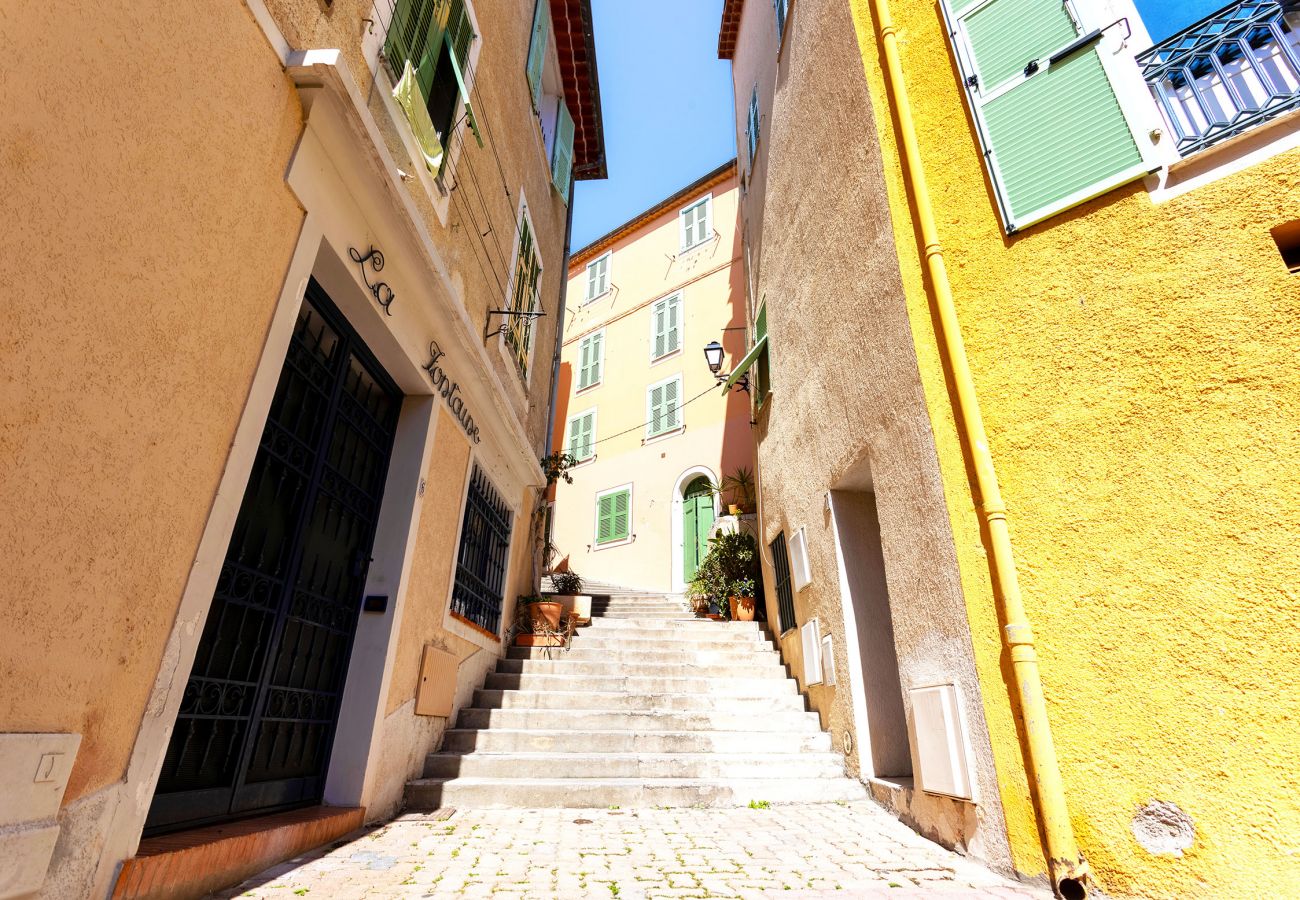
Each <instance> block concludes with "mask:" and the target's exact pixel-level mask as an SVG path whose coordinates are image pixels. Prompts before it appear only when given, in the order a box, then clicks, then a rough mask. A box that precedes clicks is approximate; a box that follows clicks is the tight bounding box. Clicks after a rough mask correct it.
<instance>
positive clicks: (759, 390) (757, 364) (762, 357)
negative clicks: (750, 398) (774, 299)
mask: <svg viewBox="0 0 1300 900" xmlns="http://www.w3.org/2000/svg"><path fill="white" fill-rule="evenodd" d="M754 344H755V346H758V345H761V346H762V349H761V350H759V351H758V359H756V360H754V375H753V382H754V385H753V393H754V402H755V403H756V404H757V405H759V406H762V405H763V401H764V400H766V399H767V394H768V392H769V391H770V390H771V389H772V376H771V374H770V370H771V361H770V360H769V358H768V353H769V351H768V343H767V304H766V303H764V304H763V305H762V306H760V307H759V308H758V315H757V316H756V317H755V319H754Z"/></svg>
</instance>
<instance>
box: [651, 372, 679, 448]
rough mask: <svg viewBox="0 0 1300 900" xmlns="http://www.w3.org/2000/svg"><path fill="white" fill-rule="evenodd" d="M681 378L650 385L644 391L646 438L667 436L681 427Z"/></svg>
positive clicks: (675, 377) (676, 376) (674, 377)
mask: <svg viewBox="0 0 1300 900" xmlns="http://www.w3.org/2000/svg"><path fill="white" fill-rule="evenodd" d="M681 396H682V376H680V375H674V376H673V377H672V378H669V379H668V380H667V381H661V382H660V383H659V384H656V385H651V386H650V388H649V389H648V390H647V391H646V427H645V436H646V438H647V439H648V438H653V437H658V436H659V435H661V434H668V433H669V432H673V431H676V430H678V429H679V428H681V427H682V408H681Z"/></svg>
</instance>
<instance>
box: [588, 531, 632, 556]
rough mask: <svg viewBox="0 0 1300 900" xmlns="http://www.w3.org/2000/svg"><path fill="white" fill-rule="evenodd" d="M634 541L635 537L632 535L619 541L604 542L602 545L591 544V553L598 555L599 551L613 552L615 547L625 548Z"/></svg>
mask: <svg viewBox="0 0 1300 900" xmlns="http://www.w3.org/2000/svg"><path fill="white" fill-rule="evenodd" d="M635 541H636V535H635V534H634V535H631V536H630V537H626V538H624V539H623V540H621V541H606V542H605V543H603V544H592V545H591V551H592V552H593V553H599V552H600V551H601V550H613V549H614V548H615V547H626V546H627V545H628V544H631V543H634V542H635Z"/></svg>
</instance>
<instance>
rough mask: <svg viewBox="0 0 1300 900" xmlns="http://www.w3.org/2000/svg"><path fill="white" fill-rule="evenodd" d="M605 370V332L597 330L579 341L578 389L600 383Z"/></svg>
mask: <svg viewBox="0 0 1300 900" xmlns="http://www.w3.org/2000/svg"><path fill="white" fill-rule="evenodd" d="M604 372H605V332H604V331H603V330H602V331H597V332H596V333H595V334H589V335H587V336H586V337H585V338H583V339H582V340H581V341H579V342H578V390H580V391H581V390H585V389H586V388H589V387H591V386H592V385H596V384H600V381H601V378H602V377H603V376H604Z"/></svg>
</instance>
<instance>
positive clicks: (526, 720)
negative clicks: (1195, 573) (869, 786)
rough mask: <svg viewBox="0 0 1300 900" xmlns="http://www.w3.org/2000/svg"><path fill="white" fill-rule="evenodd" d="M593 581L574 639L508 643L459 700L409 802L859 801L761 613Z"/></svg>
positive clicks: (416, 805) (858, 788)
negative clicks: (588, 618)
mask: <svg viewBox="0 0 1300 900" xmlns="http://www.w3.org/2000/svg"><path fill="white" fill-rule="evenodd" d="M601 587H604V586H597V585H589V586H588V590H591V591H592V592H593V598H594V599H593V604H592V622H591V625H589V626H587V627H585V628H583V629H581V630H580V631H579V633H578V635H577V636H576V637H574V639H573V646H572V647H571V648H570V649H568V650H564V649H559V648H554V649H549V648H535V647H527V648H524V647H511V648H510V649H509V650H508V652H507V656H506V658H505V659H503V660H501V661H500V662H499V663H498V665H497V670H496V672H495V673H493V674H491V675H489V676H488V678H487V683H486V684H485V686H484V687H483V689H482V690H479V691H476V692H475V694H474V702H473V706H471V707H467V708H465V709H462V710H461V711H460V714H459V716H458V718H457V721H456V727H455V728H452V729H450V730H448V731H447V733H446V736H445V739H444V747H443V750H442V751H441V752H438V753H432V754H430V755H429V757H428V759H427V760H426V762H425V769H424V776H425V777H424V778H421V779H418V780H416V781H412V782H410V783H409V784H408V785H407V789H406V803H407V806H408V807H409V808H412V809H434V808H437V807H441V806H457V807H470V808H472V807H478V808H484V807H524V808H528V807H575V808H604V807H608V806H624V807H637V806H641V807H649V806H698V805H707V806H744V805H747V804H748V803H749V802H750V801H752V800H767V801H772V802H793V801H799V802H816V801H837V800H858V799H862V798H864V797H865V796H866V793H865V789H864V788H863V786H862V785H861V784H860V783H859V782H857V781H855V780H851V779H849V778H847V777H845V775H844V764H843V760H842V758H841V757H840V755H839V754H837V753H835V752H833V751H832V750H831V741H830V736H829V735H827V734H825V733H824V732H822V731H821V730H820V728H819V727H818V720H817V716H816V714H815V713H811V712H807V711H806V710H805V707H804V701H803V698H802V697H800V696H799V694H798V691H797V690H796V687H795V682H794V680H793V679H791V678H788V677H787V676H786V672H785V668H784V666H783V665H782V664H781V660H780V656H779V655H778V653H777V651H776V650H775V649H774V648H773V646H772V644H771V641H770V640H769V639H768V638H767V637H766V635H765V634H764V633H763V631H762V630H761V629H760V626H759V624H758V623H755V622H725V623H724V622H711V621H708V620H702V619H695V618H693V617H692V616H690V615H689V614H688V613H687V612H686V611H685V608H684V607H683V605H682V604H681V602H680V601H678V600H677V599H675V598H671V597H665V596H662V595H654V594H648V593H642V592H637V591H630V590H626V589H610V592H609V593H607V594H604V595H601V594H598V593H596V591H598V590H599V589H600V588H601Z"/></svg>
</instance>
